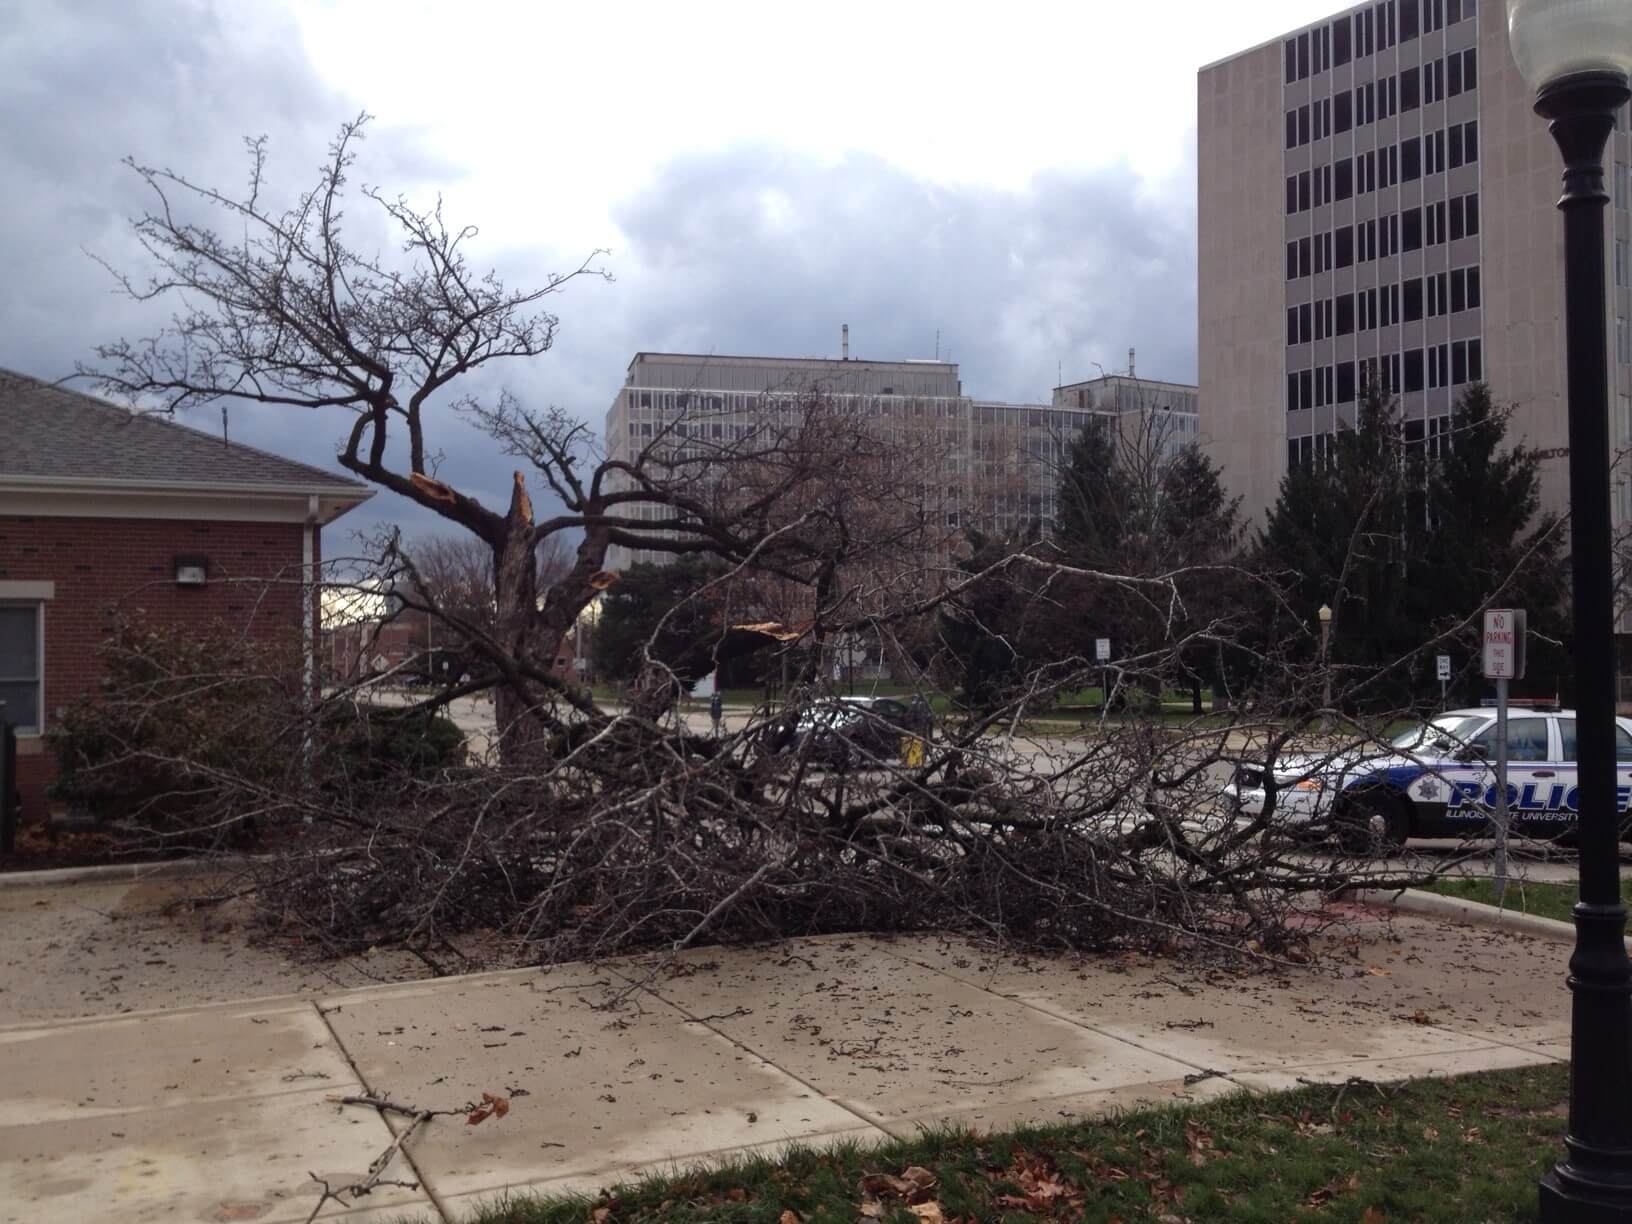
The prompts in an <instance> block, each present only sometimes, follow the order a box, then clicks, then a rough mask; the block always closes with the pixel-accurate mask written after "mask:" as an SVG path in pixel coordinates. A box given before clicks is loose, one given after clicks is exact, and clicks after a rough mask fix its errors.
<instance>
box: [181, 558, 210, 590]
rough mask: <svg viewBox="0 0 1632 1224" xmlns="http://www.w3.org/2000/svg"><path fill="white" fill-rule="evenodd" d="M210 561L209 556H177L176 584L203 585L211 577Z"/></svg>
mask: <svg viewBox="0 0 1632 1224" xmlns="http://www.w3.org/2000/svg"><path fill="white" fill-rule="evenodd" d="M209 572H210V562H209V559H208V558H207V557H177V558H176V585H177V586H184V587H186V586H195V587H196V586H203V585H204V584H205V582H207V581H208V579H209Z"/></svg>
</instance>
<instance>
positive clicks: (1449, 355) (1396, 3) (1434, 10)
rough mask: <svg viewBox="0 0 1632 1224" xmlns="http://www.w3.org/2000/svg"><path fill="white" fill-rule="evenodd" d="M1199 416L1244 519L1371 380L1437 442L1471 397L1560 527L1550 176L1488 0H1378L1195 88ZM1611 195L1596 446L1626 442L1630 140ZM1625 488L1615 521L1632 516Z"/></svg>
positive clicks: (1547, 152)
mask: <svg viewBox="0 0 1632 1224" xmlns="http://www.w3.org/2000/svg"><path fill="white" fill-rule="evenodd" d="M1197 92H1198V99H1197V101H1198V112H1197V126H1198V138H1197V144H1198V174H1199V185H1198V193H1199V194H1198V212H1199V250H1198V271H1199V277H1200V283H1199V292H1198V301H1199V320H1198V322H1199V342H1200V351H1199V367H1200V382H1201V403H1200V410H1201V412H1202V413H1203V414H1204V415H1205V417H1206V420H1207V425H1208V433H1209V440H1208V448H1209V450H1210V451H1211V453H1212V454H1213V456H1214V458H1215V459H1216V460H1217V461H1218V463H1219V464H1220V466H1221V467H1222V468H1223V471H1224V477H1225V480H1226V482H1227V483H1228V485H1229V486H1230V487H1231V489H1232V491H1234V492H1236V493H1239V494H1241V495H1242V497H1243V509H1244V510H1245V511H1246V512H1247V513H1248V514H1251V515H1254V516H1261V515H1262V514H1263V513H1264V512H1265V511H1266V510H1267V509H1268V508H1269V507H1270V506H1271V505H1272V504H1273V503H1274V500H1275V497H1276V494H1277V491H1278V488H1279V485H1280V480H1281V477H1282V474H1283V473H1284V472H1285V471H1286V470H1287V468H1288V466H1289V465H1295V464H1299V463H1309V462H1318V461H1320V460H1321V458H1322V457H1323V456H1324V455H1325V454H1326V451H1327V447H1328V445H1329V440H1330V438H1331V437H1332V435H1333V433H1334V431H1335V430H1336V429H1338V428H1340V427H1341V426H1342V425H1343V423H1345V422H1352V421H1353V419H1354V413H1355V409H1356V401H1357V397H1358V396H1359V395H1360V393H1361V391H1362V390H1363V388H1364V387H1365V385H1366V384H1367V382H1368V381H1371V380H1374V381H1375V382H1377V383H1378V384H1380V385H1381V386H1382V388H1383V389H1384V390H1386V391H1388V392H1390V393H1392V394H1394V395H1397V396H1398V397H1399V402H1400V407H1401V411H1402V414H1403V417H1404V420H1405V428H1406V431H1407V436H1408V437H1409V438H1410V439H1412V440H1416V441H1420V442H1422V444H1423V445H1425V446H1428V447H1430V448H1432V447H1436V446H1439V445H1441V444H1442V442H1443V439H1444V436H1445V431H1446V430H1447V428H1448V424H1449V417H1450V413H1451V408H1452V404H1453V403H1454V401H1455V398H1456V397H1457V396H1458V395H1459V394H1460V393H1461V391H1462V390H1463V389H1464V388H1465V387H1466V386H1467V385H1468V384H1469V383H1471V382H1475V381H1479V380H1483V381H1485V382H1487V383H1489V384H1490V387H1491V390H1492V393H1493V395H1494V396H1495V397H1496V399H1497V400H1498V401H1499V402H1504V403H1506V402H1511V403H1513V404H1514V405H1515V406H1516V411H1515V414H1514V417H1513V420H1512V423H1511V426H1510V434H1509V436H1510V437H1512V438H1514V439H1515V440H1520V439H1522V440H1523V441H1524V442H1525V443H1526V444H1527V445H1529V446H1531V447H1534V448H1536V449H1537V450H1539V451H1540V452H1541V454H1542V456H1543V464H1542V473H1543V475H1542V504H1543V507H1544V508H1545V509H1548V510H1554V511H1561V510H1564V509H1567V507H1568V501H1569V489H1568V475H1567V463H1568V459H1567V456H1568V437H1567V428H1566V419H1565V407H1564V369H1565V359H1564V285H1563V265H1564V258H1563V224H1562V218H1561V217H1560V216H1559V214H1558V212H1557V210H1556V209H1555V207H1554V202H1555V200H1556V199H1557V197H1558V194H1559V190H1560V187H1559V175H1560V172H1561V169H1562V167H1561V164H1560V159H1559V154H1558V150H1557V148H1556V147H1555V145H1554V144H1553V141H1552V138H1551V137H1550V136H1549V135H1548V133H1547V130H1546V125H1545V124H1544V123H1543V122H1542V121H1540V120H1539V119H1538V118H1537V117H1536V116H1535V115H1534V114H1533V113H1532V110H1531V103H1532V93H1531V91H1530V89H1529V88H1528V87H1527V86H1526V85H1525V84H1524V81H1523V80H1522V78H1521V77H1520V76H1519V74H1518V71H1517V69H1516V68H1515V67H1514V66H1513V61H1512V58H1511V56H1510V55H1509V53H1508V45H1507V29H1506V14H1505V6H1504V5H1502V4H1501V3H1499V2H1498V0H1383V2H1380V3H1379V2H1373V3H1367V4H1362V5H1358V6H1355V7H1351V8H1348V9H1345V10H1344V11H1342V12H1341V13H1338V14H1337V15H1335V16H1332V17H1329V18H1326V19H1323V20H1321V21H1318V22H1315V23H1313V24H1312V25H1309V26H1307V27H1304V28H1302V29H1298V30H1295V31H1293V32H1291V33H1289V34H1286V35H1284V36H1282V37H1280V38H1276V39H1274V40H1272V41H1270V42H1268V43H1265V44H1263V45H1262V46H1258V47H1254V48H1252V49H1251V50H1248V51H1243V52H1241V53H1240V54H1238V55H1233V56H1231V57H1229V58H1228V59H1224V60H1221V61H1219V62H1217V63H1215V64H1211V65H1209V66H1207V67H1205V68H1203V69H1202V70H1201V72H1200V75H1199V78H1198V91H1197ZM1618 129H1619V130H1618V131H1617V132H1616V133H1615V134H1614V136H1613V138H1612V140H1611V143H1610V146H1609V149H1608V151H1607V152H1606V165H1607V172H1608V177H1609V179H1610V181H1611V188H1612V195H1613V200H1612V205H1611V211H1610V213H1609V218H1610V224H1609V226H1608V227H1607V229H1608V237H1607V239H1606V241H1607V243H1608V245H1609V249H1608V250H1607V251H1606V261H1607V265H1608V267H1609V268H1610V269H1611V276H1612V280H1611V285H1610V292H1609V295H1608V302H1607V310H1608V312H1609V315H1610V318H1609V319H1608V325H1609V326H1608V333H1609V336H1610V352H1609V353H1608V355H1607V356H1608V359H1609V362H1610V378H1611V386H1612V392H1611V395H1612V400H1611V426H1610V433H1611V436H1610V437H1608V438H1606V439H1605V444H1606V447H1611V446H1613V447H1620V446H1624V445H1626V444H1627V443H1628V441H1629V440H1632V398H1629V395H1632V331H1629V330H1628V329H1629V323H1628V320H1629V319H1632V285H1629V275H1632V266H1629V257H1628V245H1627V244H1628V239H1629V238H1632V233H1629V228H1628V227H1629V218H1628V212H1627V204H1628V186H1629V184H1628V179H1627V165H1628V161H1629V137H1628V133H1627V124H1626V122H1625V120H1624V116H1623V120H1622V122H1621V123H1620V124H1619V125H1618ZM1629 497H1632V488H1629V486H1628V485H1627V484H1626V483H1625V482H1623V483H1622V484H1621V486H1620V491H1619V493H1618V507H1617V513H1618V514H1619V515H1620V516H1621V517H1622V518H1623V520H1624V519H1626V518H1628V517H1632V515H1629V513H1628V512H1629V510H1632V505H1629V504H1628V499H1629Z"/></svg>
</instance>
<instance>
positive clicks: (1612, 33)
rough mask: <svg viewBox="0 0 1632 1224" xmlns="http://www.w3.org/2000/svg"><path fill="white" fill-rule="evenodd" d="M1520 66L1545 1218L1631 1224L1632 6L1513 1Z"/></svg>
mask: <svg viewBox="0 0 1632 1224" xmlns="http://www.w3.org/2000/svg"><path fill="white" fill-rule="evenodd" d="M1507 32H1508V41H1509V43H1510V44H1511V46H1512V50H1513V59H1514V61H1515V62H1516V63H1517V64H1518V66H1519V71H1520V72H1521V73H1523V74H1524V78H1525V80H1526V81H1527V82H1529V84H1530V86H1531V88H1533V89H1534V90H1535V91H1536V103H1535V109H1536V113H1537V114H1539V115H1541V116H1542V117H1543V118H1544V119H1547V120H1548V121H1549V123H1548V128H1549V130H1550V131H1551V132H1552V134H1553V139H1554V140H1555V141H1557V142H1558V147H1559V150H1560V152H1562V154H1563V156H1564V194H1563V196H1562V197H1560V199H1559V201H1558V206H1559V208H1560V209H1562V210H1563V213H1564V329H1565V353H1566V358H1567V365H1566V377H1567V384H1568V410H1569V440H1570V542H1571V548H1570V554H1571V561H1572V566H1573V570H1574V587H1573V594H1574V601H1575V689H1576V737H1577V744H1578V758H1577V760H1578V768H1579V776H1578V785H1579V788H1580V802H1579V809H1578V810H1579V812H1580V816H1579V818H1578V823H1577V829H1576V833H1577V839H1578V844H1579V847H1580V856H1581V869H1580V875H1581V899H1580V900H1579V901H1578V902H1577V903H1576V906H1575V951H1574V953H1573V954H1572V955H1571V956H1570V978H1569V981H1570V991H1571V995H1572V1000H1573V1002H1572V1009H1571V1020H1570V1118H1569V1127H1568V1130H1567V1132H1566V1134H1565V1137H1564V1147H1565V1155H1564V1159H1563V1160H1561V1161H1560V1162H1559V1163H1558V1164H1557V1165H1555V1166H1554V1167H1553V1170H1552V1172H1550V1173H1548V1174H1547V1176H1546V1177H1544V1178H1542V1181H1541V1218H1542V1220H1544V1221H1556V1220H1572V1221H1584V1220H1592V1221H1598V1220H1623V1221H1632V962H1629V961H1628V959H1627V955H1626V944H1625V942H1624V936H1625V932H1626V909H1625V907H1624V906H1622V904H1621V899H1620V866H1619V856H1618V847H1617V835H1618V828H1617V825H1618V824H1619V814H1618V812H1617V806H1616V795H1615V787H1616V777H1615V636H1614V631H1615V615H1614V607H1613V602H1612V594H1611V592H1612V551H1611V544H1610V512H1609V505H1610V501H1609V457H1608V438H1609V404H1608V399H1609V370H1608V360H1609V359H1608V343H1609V334H1608V327H1607V325H1606V323H1605V296H1604V294H1605V289H1604V206H1605V204H1607V203H1608V201H1609V196H1608V195H1607V194H1606V193H1605V191H1604V164H1603V158H1604V145H1605V142H1606V141H1607V140H1608V139H1609V134H1610V132H1612V131H1613V130H1614V128H1615V116H1616V113H1617V112H1618V111H1619V110H1620V109H1621V108H1622V107H1623V106H1625V105H1626V102H1627V98H1628V96H1629V92H1632V91H1629V89H1628V74H1629V73H1632V14H1629V12H1628V9H1627V4H1626V0H1507Z"/></svg>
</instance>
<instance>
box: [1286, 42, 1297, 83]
mask: <svg viewBox="0 0 1632 1224" xmlns="http://www.w3.org/2000/svg"><path fill="white" fill-rule="evenodd" d="M1297 79H1298V40H1297V39H1295V38H1289V39H1287V40H1286V83H1287V84H1288V85H1290V84H1292V82H1293V81H1295V80H1297Z"/></svg>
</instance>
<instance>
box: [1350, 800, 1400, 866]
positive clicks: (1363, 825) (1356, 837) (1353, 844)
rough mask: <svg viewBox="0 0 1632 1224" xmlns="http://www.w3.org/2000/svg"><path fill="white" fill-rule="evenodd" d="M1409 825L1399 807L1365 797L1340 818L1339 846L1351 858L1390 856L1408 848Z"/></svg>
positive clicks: (1395, 804) (1386, 801)
mask: <svg viewBox="0 0 1632 1224" xmlns="http://www.w3.org/2000/svg"><path fill="white" fill-rule="evenodd" d="M1407 822H1408V817H1407V816H1406V814H1405V812H1404V811H1403V810H1402V809H1401V807H1400V805H1399V804H1398V803H1395V802H1393V801H1391V800H1389V799H1387V798H1385V797H1383V796H1381V795H1375V796H1370V795H1368V796H1363V797H1361V798H1358V799H1355V800H1354V801H1353V802H1352V803H1350V804H1348V805H1346V810H1345V811H1344V812H1343V813H1342V814H1341V815H1340V816H1339V817H1338V819H1337V838H1338V843H1339V844H1340V845H1341V846H1342V847H1343V849H1345V850H1347V851H1349V852H1350V853H1351V854H1386V853H1390V852H1392V851H1395V850H1398V849H1399V848H1400V847H1401V846H1403V845H1405V839H1406V835H1407V833H1408V831H1409V830H1408V824H1407Z"/></svg>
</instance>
